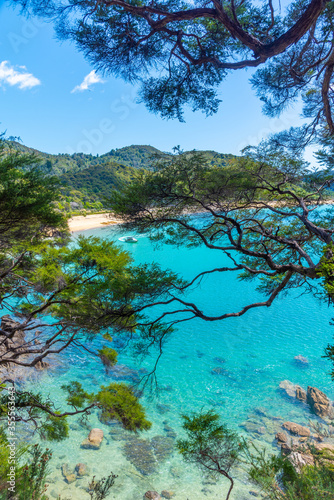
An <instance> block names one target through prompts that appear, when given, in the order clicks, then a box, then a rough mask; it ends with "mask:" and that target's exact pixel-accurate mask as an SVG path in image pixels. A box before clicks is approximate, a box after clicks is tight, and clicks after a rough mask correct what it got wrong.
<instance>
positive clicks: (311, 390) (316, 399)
mask: <svg viewBox="0 0 334 500" xmlns="http://www.w3.org/2000/svg"><path fill="white" fill-rule="evenodd" d="M306 400H307V403H308V404H309V406H310V408H311V410H312V411H313V412H314V413H315V414H316V415H318V416H319V417H321V418H324V417H328V416H330V417H331V416H332V413H333V408H332V405H331V402H330V400H329V398H328V397H327V396H326V394H324V393H323V392H322V391H320V390H319V389H317V388H316V387H310V386H309V387H308V388H307V396H306Z"/></svg>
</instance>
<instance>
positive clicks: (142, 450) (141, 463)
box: [124, 438, 158, 476]
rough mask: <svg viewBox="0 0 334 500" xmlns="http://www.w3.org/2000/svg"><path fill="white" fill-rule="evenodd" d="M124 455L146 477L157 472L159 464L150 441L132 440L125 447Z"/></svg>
mask: <svg viewBox="0 0 334 500" xmlns="http://www.w3.org/2000/svg"><path fill="white" fill-rule="evenodd" d="M124 453H125V456H126V458H127V460H129V462H131V463H132V465H134V466H135V467H136V469H137V470H138V471H139V472H140V473H141V474H143V475H144V476H148V475H149V474H153V472H155V471H156V468H157V466H158V462H157V459H156V458H155V455H154V453H153V448H152V445H151V443H150V441H149V440H147V439H139V438H134V439H131V440H130V441H129V442H127V443H126V444H125V445H124Z"/></svg>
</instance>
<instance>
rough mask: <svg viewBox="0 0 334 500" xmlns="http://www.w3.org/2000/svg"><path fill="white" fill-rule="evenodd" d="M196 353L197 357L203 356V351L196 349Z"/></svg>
mask: <svg viewBox="0 0 334 500" xmlns="http://www.w3.org/2000/svg"><path fill="white" fill-rule="evenodd" d="M196 354H197V357H198V358H203V357H204V356H205V354H204V352H201V351H196Z"/></svg>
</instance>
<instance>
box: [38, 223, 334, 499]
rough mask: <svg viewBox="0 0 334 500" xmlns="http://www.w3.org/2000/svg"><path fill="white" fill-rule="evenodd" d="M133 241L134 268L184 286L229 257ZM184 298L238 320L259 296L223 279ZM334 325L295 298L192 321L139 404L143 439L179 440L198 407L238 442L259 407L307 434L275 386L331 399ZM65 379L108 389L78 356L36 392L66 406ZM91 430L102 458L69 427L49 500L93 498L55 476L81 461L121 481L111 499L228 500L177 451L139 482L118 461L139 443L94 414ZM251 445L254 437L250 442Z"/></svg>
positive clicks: (243, 489)
mask: <svg viewBox="0 0 334 500" xmlns="http://www.w3.org/2000/svg"><path fill="white" fill-rule="evenodd" d="M83 234H85V235H96V236H103V237H108V238H109V239H112V240H117V239H118V238H119V237H120V236H121V235H123V234H124V233H123V232H122V230H121V229H120V228H119V227H116V226H114V227H110V226H109V227H106V228H103V229H96V230H90V231H85V233H83ZM126 234H129V233H128V232H127V233H126ZM131 235H132V236H136V237H138V243H137V244H132V245H130V244H127V243H122V242H119V245H120V246H122V247H124V248H125V249H126V250H127V251H129V252H130V253H131V254H132V255H133V258H134V259H135V262H152V261H153V260H154V261H157V262H159V263H160V264H161V265H162V266H163V267H169V268H171V269H172V270H173V271H176V272H178V273H180V274H181V275H182V276H184V277H185V278H191V277H193V276H195V275H196V274H197V273H199V272H201V271H204V270H207V269H210V268H212V267H216V266H223V265H224V262H226V257H225V256H224V255H223V254H222V253H221V252H218V251H212V250H208V249H205V248H197V249H191V250H189V249H176V248H174V247H171V246H166V245H164V246H163V247H162V248H160V249H158V250H155V249H154V247H153V245H152V243H151V242H150V241H149V239H148V237H145V236H141V235H139V236H137V235H136V234H135V233H131ZM189 297H191V299H192V300H196V301H197V304H199V306H200V308H201V309H203V310H204V311H205V312H207V313H211V314H218V313H222V312H227V311H236V310H238V309H239V308H240V307H241V306H243V305H246V304H247V303H249V302H253V301H255V300H257V299H258V298H259V297H261V296H260V295H259V294H258V293H256V292H254V285H253V284H251V283H245V282H242V283H241V282H239V281H237V279H236V274H234V273H228V274H227V273H223V274H216V275H211V276H210V277H208V278H206V279H205V280H203V281H202V284H201V286H200V287H198V288H196V289H195V290H193V291H192V292H191V294H189ZM332 316H334V310H333V309H332V308H328V307H327V306H326V305H325V304H321V303H320V302H318V301H317V300H316V299H314V298H313V297H312V296H310V295H304V296H301V297H300V296H299V293H298V290H296V291H295V292H294V293H292V294H290V295H289V296H288V297H283V298H279V299H278V300H276V302H274V304H273V305H272V306H271V307H270V308H260V309H257V310H251V311H249V312H248V313H246V314H245V315H244V316H243V317H241V318H231V319H228V320H224V321H221V322H204V321H199V320H194V321H190V322H187V323H184V324H181V325H180V327H179V330H178V331H177V332H175V333H174V334H173V336H172V337H171V338H170V339H169V341H168V343H167V345H166V346H165V349H164V355H163V356H162V358H161V360H160V362H159V364H158V369H157V377H158V381H159V384H160V385H161V386H162V388H163V390H161V391H160V392H159V393H158V394H157V395H156V397H155V398H153V399H152V398H151V397H148V396H144V397H143V398H142V400H141V401H142V403H143V405H144V406H145V407H146V409H147V414H148V417H149V419H150V420H151V421H152V422H153V426H152V429H151V430H150V431H149V432H145V433H142V434H141V435H140V438H142V439H151V438H152V437H154V436H157V435H162V436H164V437H167V433H166V424H164V423H163V422H165V421H168V424H167V425H168V426H170V427H171V428H172V429H173V430H174V431H176V433H178V434H179V433H180V424H181V418H180V415H181V414H182V413H187V412H191V411H192V410H196V409H197V410H198V409H199V408H204V409H209V408H214V409H215V411H217V412H218V413H220V414H221V416H222V418H223V419H224V420H225V421H226V422H227V423H228V424H229V425H230V426H231V427H233V428H235V429H236V430H238V431H239V432H242V433H244V435H247V433H246V431H245V429H244V428H240V427H239V424H241V423H242V422H244V421H245V420H246V419H247V417H248V415H249V414H254V410H255V408H258V407H262V408H265V409H266V410H267V414H268V415H269V416H276V417H277V416H280V417H282V418H283V419H284V420H292V421H296V422H298V423H301V424H306V425H307V423H308V418H309V417H311V418H313V419H314V420H315V418H314V417H312V416H311V415H309V414H308V411H307V409H306V408H305V407H304V405H303V404H301V403H298V404H294V403H292V402H291V401H289V400H288V399H286V398H284V397H283V395H282V394H281V392H280V391H279V390H278V385H279V383H280V381H282V380H284V379H288V380H290V381H292V382H293V383H298V384H299V385H301V386H302V387H304V388H306V387H307V385H312V386H316V387H318V388H319V389H321V390H323V391H324V392H326V393H327V394H328V396H329V397H331V398H332V399H333V397H334V390H333V383H332V382H331V379H330V376H329V375H328V372H329V370H330V364H329V362H328V361H327V360H325V359H323V358H322V357H321V356H322V355H323V352H324V348H325V346H326V345H327V343H328V342H331V340H332V338H333V334H334V327H333V326H330V324H329V322H330V319H331V317H332ZM299 354H300V355H302V356H305V357H307V358H308V360H309V366H308V367H307V368H301V367H299V366H297V365H296V364H295V362H294V356H296V355H299ZM214 358H223V359H224V360H225V362H224V363H223V364H221V362H219V361H218V360H217V359H214ZM119 363H120V364H126V365H128V366H130V367H131V368H134V369H139V368H146V369H150V368H151V367H152V365H153V363H154V357H153V356H152V357H150V358H147V359H145V360H144V362H142V363H140V364H138V363H137V362H136V360H134V359H132V358H131V357H128V356H126V355H125V354H124V353H121V354H120V355H119ZM218 367H220V368H222V369H223V370H224V371H223V374H220V375H216V374H212V370H213V369H214V368H218ZM71 380H78V381H80V382H82V383H84V385H85V387H87V390H92V389H96V388H97V387H98V386H99V385H100V384H107V383H110V382H111V381H112V378H111V377H110V375H109V376H107V375H106V374H105V371H104V369H103V367H102V366H101V365H100V364H99V363H98V362H97V361H96V360H95V359H93V358H87V354H81V353H79V352H78V351H70V352H68V353H67V355H66V357H65V359H64V365H63V366H62V367H59V368H57V369H55V370H54V371H50V372H49V373H46V374H43V375H42V377H41V379H40V384H39V389H40V390H41V391H42V392H43V393H48V392H50V393H52V397H53V398H56V399H57V401H59V403H62V402H63V394H62V391H61V390H60V386H61V385H62V384H63V383H68V382H69V381H71ZM34 388H35V389H36V384H34ZM166 389H167V390H166ZM62 404H63V403H62ZM157 405H158V406H157ZM159 405H167V406H165V407H164V406H159ZM90 422H91V425H90V428H91V427H99V428H101V429H103V431H104V434H105V439H104V441H103V443H102V446H101V449H100V450H98V451H95V450H84V449H81V448H80V444H81V442H82V441H83V439H84V438H86V437H87V435H88V432H89V429H88V430H87V429H84V428H82V427H80V426H79V425H78V423H77V419H76V418H74V419H72V420H71V424H72V426H73V429H72V430H71V433H70V437H69V438H68V439H67V440H66V441H64V442H61V443H59V444H55V443H52V444H51V445H50V447H51V448H52V449H53V451H54V457H53V460H52V462H51V468H52V473H51V482H50V487H49V490H48V493H49V494H50V496H51V498H57V494H60V495H61V499H62V500H64V499H67V498H68V499H70V498H73V499H83V500H84V499H87V500H88V499H89V498H90V497H89V495H88V494H87V493H86V492H85V491H84V489H83V488H84V487H85V486H86V485H87V484H88V479H89V478H83V479H80V480H77V481H76V482H75V483H73V484H71V485H67V484H66V483H65V482H64V478H63V477H62V474H61V470H60V465H61V464H63V463H64V462H68V463H69V464H71V465H73V466H74V465H75V464H77V463H79V462H84V463H86V464H88V466H89V467H90V470H91V476H92V475H94V474H95V475H96V477H97V478H100V477H102V476H103V475H106V474H108V473H109V472H110V471H113V472H114V473H116V474H118V476H119V477H118V479H117V482H116V485H115V487H114V488H112V490H111V491H112V493H111V495H110V497H109V498H111V499H112V498H114V499H118V500H142V498H143V495H144V493H145V492H146V491H147V490H157V491H158V492H161V490H172V491H174V492H175V497H174V498H175V500H187V499H188V500H200V499H210V500H211V499H216V498H217V499H218V498H224V495H223V493H224V492H225V491H227V486H228V485H227V483H226V482H224V480H221V481H219V482H218V483H217V484H211V483H213V482H212V481H209V484H207V483H206V482H205V480H203V478H201V476H200V474H199V473H198V471H197V470H196V469H195V468H193V467H191V466H188V465H186V464H184V463H183V462H182V460H181V459H180V457H179V456H178V455H177V453H176V452H175V453H174V454H172V455H171V456H169V457H168V458H167V459H166V460H165V461H164V462H163V463H161V464H160V465H157V468H156V472H154V473H152V474H150V475H142V474H141V473H140V472H139V471H138V470H137V469H136V468H135V467H134V465H133V464H131V463H130V462H129V461H128V460H127V459H126V457H125V455H124V445H125V443H128V445H132V444H133V445H135V442H130V443H129V440H128V438H127V437H126V435H125V436H124V437H125V440H124V439H118V438H117V439H115V434H113V435H110V431H113V429H112V428H111V427H110V426H107V425H103V424H101V422H100V421H99V420H98V418H97V415H93V416H92V417H91V420H90ZM267 423H268V429H269V432H268V433H266V434H264V435H263V436H260V435H256V438H257V439H261V440H262V442H263V444H264V445H266V446H268V444H269V443H270V442H271V441H272V440H273V438H274V434H275V425H278V424H277V423H276V424H275V425H274V424H270V423H269V420H268V422H267ZM169 432H170V431H169ZM116 437H117V436H116ZM121 437H122V436H121ZM249 437H250V438H252V437H254V435H251V434H249ZM131 443H132V444H131ZM236 474H237V477H238V481H237V484H236V488H235V491H234V495H232V498H233V499H234V500H246V499H251V498H253V497H252V496H251V495H250V493H249V491H250V490H252V489H254V487H253V486H252V485H250V484H248V483H247V481H246V479H245V475H244V473H243V472H242V471H236ZM202 480H203V481H204V483H203V481H202Z"/></svg>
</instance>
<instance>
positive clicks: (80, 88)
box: [71, 70, 104, 94]
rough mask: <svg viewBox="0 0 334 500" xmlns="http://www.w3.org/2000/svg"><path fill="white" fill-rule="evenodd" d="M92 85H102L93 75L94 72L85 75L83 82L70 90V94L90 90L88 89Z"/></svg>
mask: <svg viewBox="0 0 334 500" xmlns="http://www.w3.org/2000/svg"><path fill="white" fill-rule="evenodd" d="M94 83H104V81H103V80H102V78H101V77H100V76H99V75H97V74H96V73H95V70H93V71H91V72H90V73H88V75H86V76H85V78H84V79H83V82H82V83H80V85H77V86H76V87H74V89H73V90H71V93H72V94H73V92H83V91H84V90H90V87H91V86H92V85H93V84H94Z"/></svg>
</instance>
